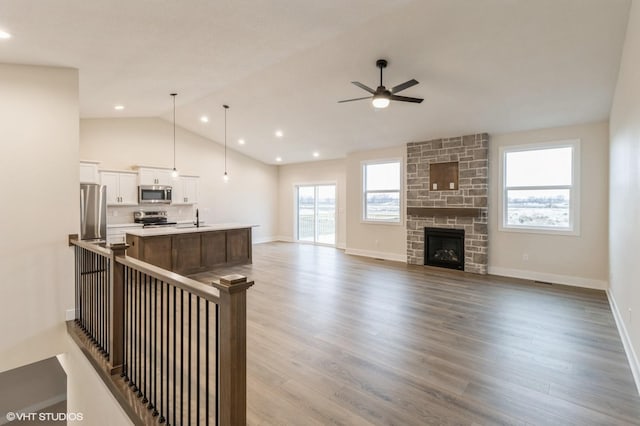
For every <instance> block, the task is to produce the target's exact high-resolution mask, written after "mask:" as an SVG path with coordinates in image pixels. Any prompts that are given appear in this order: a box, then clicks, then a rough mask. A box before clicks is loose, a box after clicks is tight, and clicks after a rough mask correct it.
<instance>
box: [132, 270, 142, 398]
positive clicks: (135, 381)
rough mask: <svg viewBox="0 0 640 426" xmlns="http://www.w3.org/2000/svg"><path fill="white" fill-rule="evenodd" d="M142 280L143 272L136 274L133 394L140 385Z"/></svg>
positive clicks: (133, 329) (133, 330)
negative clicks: (139, 292) (140, 293)
mask: <svg viewBox="0 0 640 426" xmlns="http://www.w3.org/2000/svg"><path fill="white" fill-rule="evenodd" d="M141 278H142V272H138V273H137V274H136V281H135V287H134V288H133V328H132V329H131V330H132V332H133V333H134V334H133V366H134V367H133V376H132V377H131V383H132V384H133V392H138V383H139V376H138V371H139V369H140V366H139V364H138V361H139V360H140V358H139V355H138V353H139V346H138V341H139V340H140V333H139V332H138V330H139V328H140V319H139V316H140V314H139V311H140V310H139V309H138V307H139V305H138V299H139V298H138V291H139V288H140V280H141Z"/></svg>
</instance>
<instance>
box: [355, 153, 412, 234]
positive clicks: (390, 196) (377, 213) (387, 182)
mask: <svg viewBox="0 0 640 426" xmlns="http://www.w3.org/2000/svg"><path fill="white" fill-rule="evenodd" d="M362 188H363V197H362V199H363V209H362V220H364V221H366V222H382V223H400V220H401V217H402V216H401V214H400V213H401V210H400V205H401V196H400V191H401V163H400V160H383V161H375V162H373V161H372V162H364V163H362Z"/></svg>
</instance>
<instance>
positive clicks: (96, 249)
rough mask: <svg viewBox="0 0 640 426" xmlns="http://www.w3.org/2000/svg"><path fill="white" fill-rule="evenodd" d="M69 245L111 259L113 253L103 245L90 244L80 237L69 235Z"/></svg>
mask: <svg viewBox="0 0 640 426" xmlns="http://www.w3.org/2000/svg"><path fill="white" fill-rule="evenodd" d="M69 245H70V246H78V247H82V248H83V249H85V250H89V251H90V252H93V253H96V254H99V255H102V256H106V257H110V256H111V253H112V252H111V250H110V249H108V248H106V247H104V246H103V245H101V244H96V243H88V242H86V241H82V240H79V239H78V235H69Z"/></svg>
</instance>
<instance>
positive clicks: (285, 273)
mask: <svg viewBox="0 0 640 426" xmlns="http://www.w3.org/2000/svg"><path fill="white" fill-rule="evenodd" d="M253 260H254V263H253V264H251V265H242V266H236V267H232V268H225V269H221V270H215V271H210V272H207V273H203V274H198V275H194V276H192V278H196V279H198V280H201V281H204V282H207V281H208V280H211V279H215V278H217V277H219V276H221V275H226V274H228V273H239V274H242V275H246V276H248V277H250V278H251V279H253V280H255V282H256V284H255V285H254V286H253V287H252V288H251V289H250V290H249V292H248V295H247V298H248V299H247V304H248V306H247V315H248V317H247V324H248V325H247V335H248V341H247V348H248V360H247V377H248V378H247V380H248V414H247V418H248V423H249V424H251V425H292V424H296V425H297V424H304V425H307V424H348V425H351V424H353V425H361V424H362V425H369V424H373V425H389V424H398V425H423V424H437V425H441V424H456V425H491V424H535V425H539V424H543V425H544V424H553V425H559V424H562V425H570V424H576V425H591V424H612V425H618V424H630V425H633V424H636V425H640V397H639V396H638V393H637V390H636V389H635V384H634V382H633V378H632V375H631V370H630V368H629V365H628V363H627V359H626V355H625V352H624V348H623V346H622V344H621V341H620V338H619V336H618V331H617V329H616V325H615V321H614V319H613V316H612V314H611V311H610V308H609V304H608V301H607V298H606V295H605V293H604V292H602V291H597V290H590V289H580V288H574V287H567V286H558V285H548V284H540V283H534V282H530V281H524V280H518V279H510V278H504V277H495V276H480V275H474V274H465V273H462V272H457V271H447V270H439V269H437V268H424V267H420V266H416V265H406V264H402V263H397V262H388V261H382V260H375V259H368V258H362V257H356V256H348V255H345V254H344V253H343V252H342V251H340V250H336V249H333V248H329V247H317V246H311V245H301V244H292V243H267V244H259V245H256V246H254V251H253Z"/></svg>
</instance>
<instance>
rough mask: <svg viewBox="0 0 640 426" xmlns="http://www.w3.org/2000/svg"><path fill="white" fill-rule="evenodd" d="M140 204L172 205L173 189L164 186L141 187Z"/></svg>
mask: <svg viewBox="0 0 640 426" xmlns="http://www.w3.org/2000/svg"><path fill="white" fill-rule="evenodd" d="M138 203H139V204H171V187H170V186H164V185H140V186H139V187H138Z"/></svg>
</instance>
